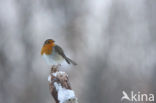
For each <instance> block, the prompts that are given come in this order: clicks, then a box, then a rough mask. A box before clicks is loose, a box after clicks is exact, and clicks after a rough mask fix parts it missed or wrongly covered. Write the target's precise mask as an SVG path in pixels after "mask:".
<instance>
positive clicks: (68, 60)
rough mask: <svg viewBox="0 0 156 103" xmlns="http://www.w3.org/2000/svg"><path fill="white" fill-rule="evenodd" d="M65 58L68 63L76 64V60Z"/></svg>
mask: <svg viewBox="0 0 156 103" xmlns="http://www.w3.org/2000/svg"><path fill="white" fill-rule="evenodd" d="M65 60H66V61H67V63H68V64H70V63H72V64H73V65H77V63H76V62H74V61H73V60H71V59H70V58H68V57H66V58H65Z"/></svg>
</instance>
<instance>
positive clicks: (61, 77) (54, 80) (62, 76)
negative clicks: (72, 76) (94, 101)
mask: <svg viewBox="0 0 156 103" xmlns="http://www.w3.org/2000/svg"><path fill="white" fill-rule="evenodd" d="M57 68H58V67H57V66H56V67H54V66H53V67H52V68H51V72H50V74H49V77H48V81H49V89H50V92H51V95H52V96H53V98H54V99H55V101H56V103H78V101H77V98H76V96H75V93H74V91H73V90H72V89H71V85H70V83H69V79H68V75H67V73H65V72H62V71H58V69H57Z"/></svg>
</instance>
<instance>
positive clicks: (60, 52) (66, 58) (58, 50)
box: [54, 45, 77, 65]
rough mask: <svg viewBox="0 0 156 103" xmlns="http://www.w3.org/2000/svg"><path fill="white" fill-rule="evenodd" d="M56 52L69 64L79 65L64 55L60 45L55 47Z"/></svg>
mask: <svg viewBox="0 0 156 103" xmlns="http://www.w3.org/2000/svg"><path fill="white" fill-rule="evenodd" d="M54 49H55V51H56V52H57V53H58V54H60V55H61V56H62V57H63V58H64V59H65V60H66V62H67V63H68V64H70V63H72V64H73V65H77V63H76V62H74V61H73V60H71V59H70V58H68V57H66V55H65V54H64V51H63V50H62V48H61V47H60V46H58V45H55V46H54Z"/></svg>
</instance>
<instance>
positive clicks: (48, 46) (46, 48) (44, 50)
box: [41, 43, 55, 55]
mask: <svg viewBox="0 0 156 103" xmlns="http://www.w3.org/2000/svg"><path fill="white" fill-rule="evenodd" d="M54 45H55V44H54V43H53V44H45V45H43V47H42V49H41V55H43V54H44V53H45V54H47V55H50V54H52V49H53V46H54Z"/></svg>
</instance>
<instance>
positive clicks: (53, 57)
mask: <svg viewBox="0 0 156 103" xmlns="http://www.w3.org/2000/svg"><path fill="white" fill-rule="evenodd" d="M41 55H42V56H43V57H44V58H45V60H46V62H47V63H48V64H49V65H61V63H62V62H63V61H64V60H65V61H66V62H67V63H68V64H73V65H77V63H76V62H74V61H73V60H71V59H70V58H68V57H67V56H66V55H65V54H64V51H63V49H62V48H61V47H60V46H58V45H56V44H55V41H54V40H52V39H47V40H46V41H45V42H44V44H43V47H42V49H41Z"/></svg>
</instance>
